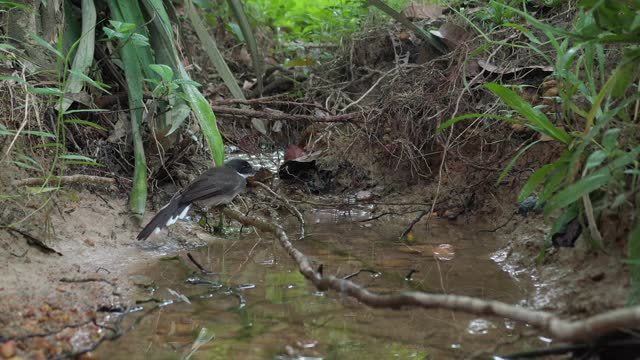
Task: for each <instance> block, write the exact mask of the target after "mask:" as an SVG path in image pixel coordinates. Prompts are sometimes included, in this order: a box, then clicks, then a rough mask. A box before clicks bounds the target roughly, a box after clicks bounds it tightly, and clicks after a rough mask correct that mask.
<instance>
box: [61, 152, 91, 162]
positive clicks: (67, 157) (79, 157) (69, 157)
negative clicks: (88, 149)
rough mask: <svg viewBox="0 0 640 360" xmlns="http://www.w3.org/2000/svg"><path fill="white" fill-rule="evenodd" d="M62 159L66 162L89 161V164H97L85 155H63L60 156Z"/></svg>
mask: <svg viewBox="0 0 640 360" xmlns="http://www.w3.org/2000/svg"><path fill="white" fill-rule="evenodd" d="M58 157H59V158H60V159H64V160H78V161H88V162H92V163H95V162H96V161H95V160H94V159H92V158H90V157H87V156H84V155H76V154H62V155H60V156H58Z"/></svg>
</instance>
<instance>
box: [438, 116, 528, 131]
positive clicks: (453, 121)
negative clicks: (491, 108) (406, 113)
mask: <svg viewBox="0 0 640 360" xmlns="http://www.w3.org/2000/svg"><path fill="white" fill-rule="evenodd" d="M480 118H487V119H495V120H500V121H504V122H508V123H515V124H522V122H521V121H518V119H514V118H511V117H507V116H501V115H493V114H479V113H475V114H464V115H460V116H457V117H454V118H453V119H451V120H447V121H445V122H444V123H443V124H442V125H440V126H438V129H437V130H438V131H442V130H444V129H446V128H448V127H450V126H452V125H454V124H456V123H458V122H460V121H462V120H468V119H480Z"/></svg>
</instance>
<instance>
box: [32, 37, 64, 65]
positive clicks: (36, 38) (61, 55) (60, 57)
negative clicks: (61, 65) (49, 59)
mask: <svg viewBox="0 0 640 360" xmlns="http://www.w3.org/2000/svg"><path fill="white" fill-rule="evenodd" d="M29 36H31V37H32V38H34V39H35V40H36V41H37V42H38V44H40V45H42V46H43V47H44V48H45V49H47V50H49V51H51V52H52V53H54V54H55V55H56V56H57V57H58V59H59V60H64V55H63V54H62V53H61V52H60V51H58V49H56V48H54V47H53V46H52V45H51V44H49V43H48V42H46V41H45V40H44V39H43V38H41V37H40V36H38V35H36V34H34V33H29Z"/></svg>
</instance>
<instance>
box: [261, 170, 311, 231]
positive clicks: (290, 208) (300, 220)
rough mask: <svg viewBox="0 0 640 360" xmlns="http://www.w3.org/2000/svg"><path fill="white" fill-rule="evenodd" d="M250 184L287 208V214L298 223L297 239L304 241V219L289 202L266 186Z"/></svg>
mask: <svg viewBox="0 0 640 360" xmlns="http://www.w3.org/2000/svg"><path fill="white" fill-rule="evenodd" d="M251 183H252V184H255V185H258V186H259V187H261V188H262V189H263V190H265V191H267V192H268V193H269V194H271V196H273V197H275V198H276V199H278V200H280V201H281V202H282V203H283V204H284V207H286V208H287V210H289V212H290V213H291V214H292V215H294V216H295V217H297V218H298V222H299V223H300V237H299V238H298V240H302V239H304V225H305V223H304V217H303V216H302V214H301V213H300V211H299V210H298V209H297V208H296V207H295V206H293V205H291V203H290V202H289V200H288V199H287V198H285V197H284V196H282V195H279V194H278V193H276V192H275V191H273V190H271V188H269V187H268V186H267V185H265V184H263V183H261V182H259V181H252V182H251Z"/></svg>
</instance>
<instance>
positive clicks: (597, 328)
mask: <svg viewBox="0 0 640 360" xmlns="http://www.w3.org/2000/svg"><path fill="white" fill-rule="evenodd" d="M223 212H224V213H225V214H226V215H227V216H229V217H231V218H233V219H235V220H237V221H239V222H241V223H242V224H245V225H251V226H254V227H256V228H258V229H260V230H263V231H268V232H271V233H273V234H274V235H275V236H276V237H277V239H278V242H279V243H280V245H281V246H282V247H283V248H284V249H285V250H286V251H287V252H288V253H289V255H290V256H291V257H292V258H293V259H294V260H295V261H296V263H297V264H298V270H299V271H300V272H301V273H302V274H303V275H304V276H305V277H306V278H307V279H308V280H309V281H311V282H312V283H313V285H314V286H315V287H316V288H317V289H318V290H319V291H327V290H330V289H331V290H334V291H337V292H339V293H340V294H342V295H348V296H351V297H353V298H355V299H357V300H359V301H360V302H362V303H363V304H366V305H369V306H371V307H378V308H392V309H404V308H412V307H419V308H424V309H437V308H439V309H447V310H454V311H462V312H466V313H470V314H476V315H492V316H498V317H504V318H508V319H512V320H515V321H520V322H523V323H527V324H530V325H532V326H534V327H536V328H538V329H541V330H544V331H546V332H548V334H549V335H550V336H551V337H553V338H555V339H557V340H562V341H584V340H590V339H594V338H596V337H599V336H602V335H604V334H607V333H609V332H612V331H615V330H619V329H624V328H633V327H637V326H638V325H640V306H634V307H628V308H623V309H616V310H611V311H607V312H605V313H602V314H598V315H594V316H591V317H589V318H586V319H583V320H576V321H571V320H563V319H560V318H559V317H557V316H556V315H554V314H552V313H549V312H545V311H536V310H529V309H525V308H522V307H519V306H515V305H510V304H506V303H503V302H500V301H494V300H483V299H478V298H473V297H469V296H457V295H445V294H428V293H424V292H419V291H406V292H399V293H394V294H388V295H381V294H376V293H374V292H371V291H369V290H367V289H366V288H364V287H362V286H360V285H358V284H355V283H354V282H352V281H350V280H347V279H343V278H338V277H335V276H333V275H325V274H322V273H320V272H319V271H317V270H315V269H314V268H313V267H312V263H311V260H309V258H308V257H307V256H305V255H304V254H303V253H302V252H300V251H299V250H297V249H296V248H295V247H294V246H293V244H292V243H291V241H289V237H288V236H287V234H286V232H285V231H284V229H283V228H282V227H281V226H279V225H275V224H272V223H268V222H266V221H264V220H262V219H259V218H256V217H250V216H245V215H243V214H241V213H240V212H238V211H235V210H232V209H229V208H225V209H224V210H223Z"/></svg>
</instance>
